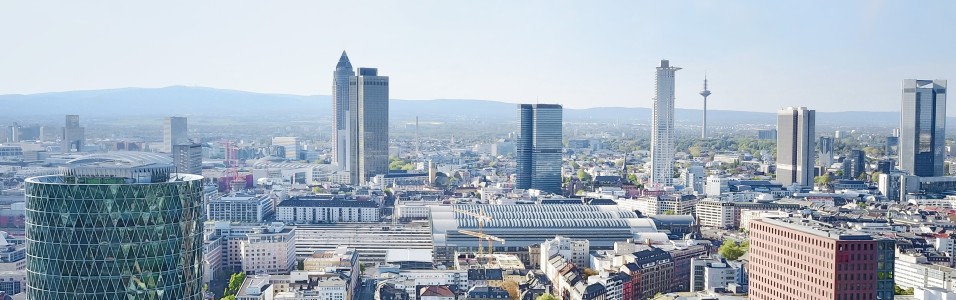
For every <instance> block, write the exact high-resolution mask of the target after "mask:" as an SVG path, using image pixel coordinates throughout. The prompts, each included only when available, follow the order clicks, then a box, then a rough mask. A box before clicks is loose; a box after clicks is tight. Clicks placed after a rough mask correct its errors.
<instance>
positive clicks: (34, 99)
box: [0, 86, 956, 126]
mask: <svg viewBox="0 0 956 300" xmlns="http://www.w3.org/2000/svg"><path fill="white" fill-rule="evenodd" d="M0 108H2V110H0V116H10V115H23V116H41V115H64V114H79V115H89V116H104V117H105V116H115V115H122V116H171V115H200V116H256V115H258V116H284V117H291V118H297V117H328V116H329V115H330V113H331V109H332V104H331V97H330V96H326V95H317V96H301V95H286V94H264V93H252V92H244V91H236V90H222V89H213V88H204V87H186V86H171V87H165V88H121V89H107V90H90V91H68V92H56V93H42V94H30V95H0ZM390 113H391V118H392V119H401V120H409V119H414V118H415V116H420V117H421V118H423V119H426V120H439V121H453V120H460V121H467V120H475V119H484V120H502V121H513V120H514V119H515V117H516V112H515V104H512V103H505V102H497V101H490V100H465V99H436V100H400V99H393V100H392V102H391V108H390ZM675 114H676V118H677V121H678V122H684V123H698V124H699V123H700V119H701V111H700V110H696V109H677V110H676V111H675ZM564 117H565V120H567V121H613V122H638V123H648V122H650V119H651V110H650V109H649V108H625V107H599V108H588V109H566V110H565V114H564ZM774 118H775V115H774V112H745V111H729V110H711V111H709V114H708V121H709V122H711V123H712V124H720V123H735V124H741V123H754V124H773V123H774V122H775V119H774ZM817 122H818V123H819V124H826V125H839V124H846V125H862V124H871V125H875V126H893V125H894V124H898V123H899V113H897V112H820V113H818V116H817ZM950 124H956V123H953V122H952V121H951V122H950Z"/></svg>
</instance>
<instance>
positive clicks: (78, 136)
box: [60, 115, 86, 153]
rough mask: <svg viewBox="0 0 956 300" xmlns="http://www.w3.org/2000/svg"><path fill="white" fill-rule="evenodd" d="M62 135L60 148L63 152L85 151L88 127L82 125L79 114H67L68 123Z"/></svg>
mask: <svg viewBox="0 0 956 300" xmlns="http://www.w3.org/2000/svg"><path fill="white" fill-rule="evenodd" d="M62 137H63V139H61V140H60V150H61V151H63V153H70V152H74V151H75V152H82V151H83V145H84V143H86V129H85V128H83V127H80V116H79V115H66V125H65V126H64V127H63V136H62Z"/></svg>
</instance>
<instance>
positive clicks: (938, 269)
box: [894, 253, 956, 291]
mask: <svg viewBox="0 0 956 300" xmlns="http://www.w3.org/2000/svg"><path fill="white" fill-rule="evenodd" d="M894 271H895V274H894V275H895V283H896V285H899V286H900V287H901V288H903V289H908V288H940V289H947V290H950V291H953V286H952V282H953V280H956V269H953V268H951V267H947V266H940V265H936V264H933V263H931V262H929V261H928V260H927V259H926V257H925V256H923V255H921V254H907V253H900V254H898V255H897V257H896V262H895V263H894Z"/></svg>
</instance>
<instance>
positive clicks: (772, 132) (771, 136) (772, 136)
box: [757, 129, 777, 140]
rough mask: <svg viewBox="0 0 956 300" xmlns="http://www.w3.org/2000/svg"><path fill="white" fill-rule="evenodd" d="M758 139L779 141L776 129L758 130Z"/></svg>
mask: <svg viewBox="0 0 956 300" xmlns="http://www.w3.org/2000/svg"><path fill="white" fill-rule="evenodd" d="M757 139H758V140H776V139H777V130H776V129H760V130H757Z"/></svg>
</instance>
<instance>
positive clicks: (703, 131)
mask: <svg viewBox="0 0 956 300" xmlns="http://www.w3.org/2000/svg"><path fill="white" fill-rule="evenodd" d="M700 95H701V96H704V127H703V128H702V129H701V132H700V138H702V139H706V138H707V96H710V90H708V89H707V74H704V90H703V91H700Z"/></svg>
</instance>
